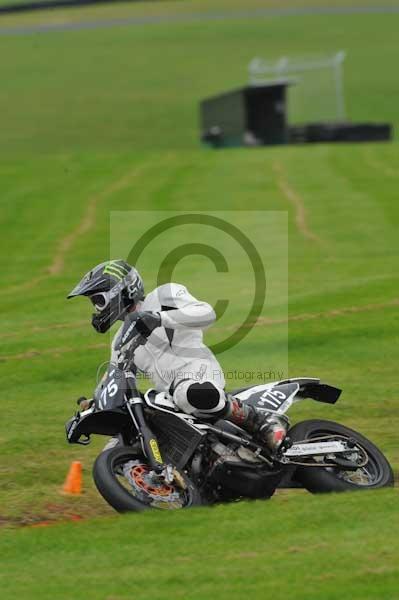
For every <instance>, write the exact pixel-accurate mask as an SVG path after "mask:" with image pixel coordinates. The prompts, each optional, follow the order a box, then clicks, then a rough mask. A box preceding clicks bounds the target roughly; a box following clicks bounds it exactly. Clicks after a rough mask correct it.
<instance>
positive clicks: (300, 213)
mask: <svg viewBox="0 0 399 600" xmlns="http://www.w3.org/2000/svg"><path fill="white" fill-rule="evenodd" d="M272 168H273V172H274V174H275V176H276V183H277V187H278V188H279V190H280V192H281V193H282V195H283V196H284V197H285V198H286V199H287V200H288V202H289V203H290V204H291V206H292V207H293V209H294V212H295V224H296V227H297V229H298V231H299V233H300V234H301V235H302V237H304V238H305V239H307V240H310V241H311V242H315V243H316V244H318V245H324V241H323V240H322V239H321V238H320V237H319V236H318V235H317V234H316V233H314V231H312V230H311V228H310V225H309V223H308V219H307V214H306V209H305V203H304V201H303V198H302V196H301V195H300V194H299V193H298V192H297V191H296V190H295V189H294V188H293V187H292V186H291V185H290V184H289V182H288V180H287V177H286V175H285V173H284V169H283V166H282V164H281V163H279V162H277V161H275V162H274V163H273V166H272Z"/></svg>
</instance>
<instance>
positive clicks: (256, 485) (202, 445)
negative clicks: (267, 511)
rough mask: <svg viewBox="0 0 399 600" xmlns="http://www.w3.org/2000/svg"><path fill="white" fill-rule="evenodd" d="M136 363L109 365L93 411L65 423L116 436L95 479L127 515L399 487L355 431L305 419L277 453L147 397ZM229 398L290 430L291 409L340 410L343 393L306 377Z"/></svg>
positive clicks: (161, 396)
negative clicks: (285, 494)
mask: <svg viewBox="0 0 399 600" xmlns="http://www.w3.org/2000/svg"><path fill="white" fill-rule="evenodd" d="M141 343H145V339H143V338H142V336H136V341H134V340H133V344H132V346H131V350H130V353H132V352H133V351H134V346H135V344H136V347H137V345H139V344H141ZM130 358H131V356H130V357H127V356H125V357H124V360H121V362H119V363H118V364H110V365H109V367H108V369H107V371H106V373H105V375H104V377H103V379H102V381H101V382H100V384H99V385H98V386H97V389H96V391H95V393H94V397H93V400H91V401H90V403H89V408H86V410H80V411H78V412H77V413H76V414H75V416H74V417H72V418H71V419H70V420H69V421H68V422H67V424H66V434H67V440H68V442H70V443H76V444H84V445H86V444H89V443H90V436H91V435H92V434H100V435H106V436H112V437H113V438H114V440H113V442H112V443H111V444H110V445H109V446H110V447H109V448H108V449H105V450H104V451H103V452H101V453H100V455H99V456H98V457H97V459H96V461H95V463H94V467H93V477H94V481H95V484H96V486H97V488H98V491H99V492H100V494H101V495H102V496H103V497H104V499H105V500H106V501H107V502H108V503H109V504H110V505H111V506H112V507H113V508H114V509H116V510H117V511H119V512H125V511H138V510H143V509H146V508H157V509H180V508H187V507H190V506H195V505H201V504H214V503H217V502H227V501H236V500H239V499H244V498H264V499H266V498H270V497H271V496H272V495H273V493H274V492H275V490H276V489H277V488H278V487H302V488H306V489H307V490H309V491H310V492H313V493H317V492H341V491H349V490H361V489H363V490H364V489H376V488H382V487H386V486H392V485H393V473H392V469H391V467H390V465H389V463H388V461H387V459H386V458H385V456H384V455H383V454H382V452H381V451H380V450H379V449H378V448H377V447H376V446H375V445H374V444H372V443H371V442H370V441H369V440H368V439H366V438H365V437H364V436H362V435H361V434H359V433H357V432H356V431H354V430H352V429H349V428H348V427H345V426H343V425H340V424H338V423H334V422H332V421H325V420H316V419H312V420H307V421H302V422H300V423H297V424H296V425H294V426H293V427H290V428H288V431H287V435H286V437H285V439H284V440H283V441H282V443H281V444H278V445H276V446H275V447H274V449H271V448H270V447H269V446H266V445H265V444H264V443H263V442H260V441H259V440H257V439H256V436H251V435H250V434H249V433H247V432H246V431H244V430H243V429H241V428H240V427H238V426H237V425H234V424H233V423H230V422H228V421H225V420H219V421H217V422H215V423H210V422H208V421H205V420H201V419H198V418H195V417H193V416H192V415H187V414H185V413H183V412H178V409H176V407H175V405H174V404H173V402H172V400H171V398H170V396H169V395H168V394H166V393H164V392H157V391H156V390H154V389H150V390H148V391H147V392H145V393H144V394H142V393H141V392H140V391H139V390H138V389H137V386H136V377H135V374H134V373H133V372H132V371H131V370H129V367H128V364H129V359H130ZM230 393H231V395H232V396H234V397H236V398H238V399H239V400H241V401H243V402H248V403H250V404H252V405H253V406H254V407H256V408H257V409H260V410H264V411H266V412H268V413H270V414H271V415H276V416H279V418H280V419H285V420H286V422H287V427H289V421H288V418H287V417H286V413H287V411H288V409H289V408H290V406H292V404H294V403H295V402H298V401H301V400H303V399H305V398H310V399H313V400H316V401H318V402H326V403H328V404H334V403H335V402H336V401H337V400H338V398H339V396H340V394H341V390H339V389H337V388H335V387H332V386H330V385H327V384H325V383H321V382H320V380H319V379H316V378H308V377H300V378H295V379H286V380H284V381H277V382H273V383H266V384H262V385H255V386H250V387H247V388H242V389H238V390H233V391H232V392H230ZM86 407H87V401H86ZM112 446H113V447H112Z"/></svg>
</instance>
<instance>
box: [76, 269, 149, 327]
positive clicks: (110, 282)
mask: <svg viewBox="0 0 399 600" xmlns="http://www.w3.org/2000/svg"><path fill="white" fill-rule="evenodd" d="M75 296H88V297H89V298H90V300H91V301H92V303H93V305H94V307H95V309H96V311H97V312H96V313H95V314H94V315H93V318H92V325H93V327H94V329H95V330H96V331H98V332H100V333H105V332H106V331H108V329H109V328H110V327H111V326H112V325H113V324H114V323H115V321H117V320H118V319H122V318H123V317H124V315H125V314H126V312H127V311H128V309H129V308H130V307H131V306H133V305H134V304H137V302H139V301H140V300H143V299H144V286H143V280H142V279H141V277H140V274H139V273H138V271H136V269H135V268H134V267H132V266H130V265H129V264H128V263H127V262H125V261H124V260H110V261H107V262H103V263H101V264H100V265H97V266H96V267H94V269H91V271H89V272H88V273H86V275H85V276H84V277H83V279H82V280H81V281H79V283H78V285H77V286H76V287H74V288H73V290H72V291H71V292H70V293H69V294H68V296H67V298H74V297H75Z"/></svg>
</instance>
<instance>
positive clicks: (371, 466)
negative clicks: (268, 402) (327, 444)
mask: <svg viewBox="0 0 399 600" xmlns="http://www.w3.org/2000/svg"><path fill="white" fill-rule="evenodd" d="M288 435H289V437H290V438H291V439H292V441H294V442H299V441H304V440H312V439H315V438H325V441H326V440H327V439H330V440H332V439H334V438H335V439H339V440H343V439H344V440H351V441H352V443H354V447H353V452H351V454H352V455H353V456H349V457H346V458H347V459H349V460H353V459H356V457H357V456H359V457H364V460H362V461H361V463H360V464H362V465H363V463H364V462H365V463H366V464H364V465H363V466H359V468H358V469H356V470H348V469H345V467H344V466H340V467H337V466H331V467H330V466H328V467H318V466H309V467H306V466H299V467H298V468H297V470H296V472H295V479H296V480H297V481H298V482H299V483H301V484H302V485H303V486H304V487H305V488H306V489H307V490H309V491H310V492H313V493H323V492H346V491H351V490H365V489H377V488H382V487H389V486H393V484H394V478H393V472H392V469H391V466H390V464H389V462H388V461H387V459H386V458H385V456H384V455H383V453H382V452H381V451H380V450H379V449H378V448H377V447H376V446H375V445H374V444H373V443H372V442H370V440H368V439H367V438H365V437H364V436H363V435H361V434H360V433H358V432H357V431H354V430H353V429H349V427H345V426H344V425H340V424H339V423H334V422H333V421H321V420H318V419H313V420H310V421H302V422H301V423H298V424H297V425H295V426H294V427H292V429H291V430H290V431H289V434H288ZM315 459H316V457H313V458H312V459H310V462H312V463H313V464H314V463H315ZM307 460H309V459H307ZM318 460H320V459H318ZM298 462H300V461H298Z"/></svg>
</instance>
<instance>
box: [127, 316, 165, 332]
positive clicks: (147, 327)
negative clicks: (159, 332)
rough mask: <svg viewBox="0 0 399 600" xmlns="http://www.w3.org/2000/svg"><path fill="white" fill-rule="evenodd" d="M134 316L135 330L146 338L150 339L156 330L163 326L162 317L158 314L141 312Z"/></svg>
mask: <svg viewBox="0 0 399 600" xmlns="http://www.w3.org/2000/svg"><path fill="white" fill-rule="evenodd" d="M133 315H134V317H135V318H136V326H135V328H136V330H137V331H138V332H139V333H140V334H141V335H143V336H144V337H148V336H149V335H151V333H152V332H153V331H154V329H156V328H157V327H160V326H161V315H160V314H159V313H157V312H150V311H141V312H140V311H139V312H136V313H133ZM133 315H132V316H133Z"/></svg>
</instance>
